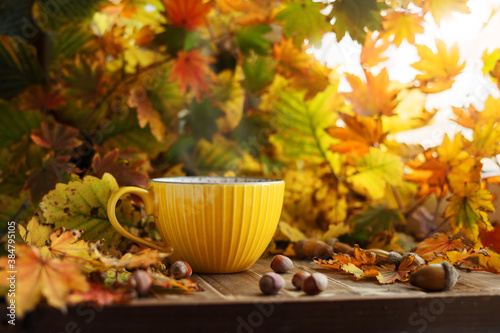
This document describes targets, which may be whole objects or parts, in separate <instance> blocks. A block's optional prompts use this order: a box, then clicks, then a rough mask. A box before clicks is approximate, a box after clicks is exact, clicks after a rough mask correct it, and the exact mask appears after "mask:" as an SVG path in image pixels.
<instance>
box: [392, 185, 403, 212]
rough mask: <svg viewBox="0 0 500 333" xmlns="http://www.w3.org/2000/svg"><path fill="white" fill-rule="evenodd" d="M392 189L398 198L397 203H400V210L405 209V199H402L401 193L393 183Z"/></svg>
mask: <svg viewBox="0 0 500 333" xmlns="http://www.w3.org/2000/svg"><path fill="white" fill-rule="evenodd" d="M391 190H392V194H394V199H396V203H397V204H398V207H399V210H400V211H404V209H405V207H404V204H403V201H402V200H401V196H400V195H399V192H398V190H397V189H396V188H395V187H394V186H392V185H391Z"/></svg>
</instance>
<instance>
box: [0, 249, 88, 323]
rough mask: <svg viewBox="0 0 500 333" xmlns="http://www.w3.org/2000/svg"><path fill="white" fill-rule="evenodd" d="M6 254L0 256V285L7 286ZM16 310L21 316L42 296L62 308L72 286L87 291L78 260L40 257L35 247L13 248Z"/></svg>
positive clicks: (77, 289) (34, 305) (64, 307)
mask: <svg viewBox="0 0 500 333" xmlns="http://www.w3.org/2000/svg"><path fill="white" fill-rule="evenodd" d="M7 260H8V257H2V258H0V268H1V269H2V270H0V286H8V284H9V280H7V277H9V276H10V274H9V273H8V271H9V270H10V268H9V266H8V261H7ZM15 268H16V271H17V273H16V295H15V300H16V314H17V316H18V317H19V318H21V317H23V316H24V314H25V313H26V312H28V311H31V310H33V309H34V308H35V307H36V305H37V304H38V303H39V302H40V301H41V300H42V299H45V300H46V301H47V303H48V304H49V305H50V306H53V307H56V308H58V309H61V310H62V311H65V310H66V304H67V302H68V294H69V293H70V291H72V290H76V291H87V290H89V284H88V283H87V280H86V278H85V275H83V274H82V272H81V271H80V264H78V263H75V262H72V261H61V260H59V259H56V258H46V259H44V258H42V256H41V254H40V251H39V250H38V249H37V248H36V247H29V246H27V245H18V246H17V248H16V266H15Z"/></svg>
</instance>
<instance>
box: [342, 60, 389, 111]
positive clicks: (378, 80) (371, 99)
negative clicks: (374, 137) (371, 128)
mask: <svg viewBox="0 0 500 333" xmlns="http://www.w3.org/2000/svg"><path fill="white" fill-rule="evenodd" d="M365 75H366V83H363V81H361V79H360V78H359V77H357V76H356V75H352V74H346V79H347V81H348V82H349V84H350V85H351V88H352V92H350V93H346V94H344V95H345V97H346V98H347V99H348V100H349V101H350V102H351V103H352V104H353V107H354V112H356V113H357V114H358V115H360V116H364V117H371V116H374V115H384V116H390V115H392V114H393V111H394V109H395V108H396V105H397V102H396V96H397V95H398V93H399V90H398V89H396V88H389V84H390V81H389V74H388V73H387V70H386V69H385V68H384V69H382V70H381V71H380V73H379V74H378V75H377V76H374V75H372V74H371V73H370V72H369V71H366V70H365Z"/></svg>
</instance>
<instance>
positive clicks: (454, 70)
mask: <svg viewBox="0 0 500 333" xmlns="http://www.w3.org/2000/svg"><path fill="white" fill-rule="evenodd" d="M416 47H417V51H418V54H419V56H420V58H421V59H420V61H418V62H416V63H414V64H412V65H411V66H412V67H413V68H415V69H416V70H419V71H421V72H423V73H422V74H418V75H417V76H416V79H417V80H418V81H419V83H420V85H419V88H420V90H422V91H423V92H426V93H436V92H440V91H443V90H446V89H449V88H451V86H452V85H453V83H454V82H455V76H457V75H458V74H460V73H461V72H462V70H463V69H464V68H465V62H462V63H459V60H460V59H459V58H460V54H459V50H458V45H457V44H454V45H453V46H452V47H451V49H449V50H448V49H447V47H446V44H445V43H444V42H443V41H441V40H438V39H436V47H437V53H434V52H433V51H432V50H431V49H430V48H429V47H428V46H425V45H417V46H416Z"/></svg>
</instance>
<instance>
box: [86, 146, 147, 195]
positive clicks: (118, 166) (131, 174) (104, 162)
mask: <svg viewBox="0 0 500 333" xmlns="http://www.w3.org/2000/svg"><path fill="white" fill-rule="evenodd" d="M144 162H145V161H144V160H141V159H130V160H128V159H125V158H120V154H119V150H118V148H116V149H114V150H112V151H110V152H108V153H107V154H106V155H104V157H102V158H101V155H100V154H99V153H96V154H95V155H94V158H93V159H92V169H93V170H94V172H95V174H96V176H97V177H99V178H101V177H102V176H103V175H104V174H105V173H106V172H108V173H110V174H112V175H113V176H114V177H115V178H116V181H117V182H118V184H119V185H120V186H125V185H136V186H139V187H146V186H147V185H148V180H149V177H148V176H147V174H146V173H145V172H143V171H140V168H141V167H142V166H143V165H144Z"/></svg>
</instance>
